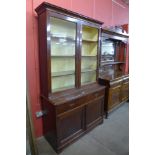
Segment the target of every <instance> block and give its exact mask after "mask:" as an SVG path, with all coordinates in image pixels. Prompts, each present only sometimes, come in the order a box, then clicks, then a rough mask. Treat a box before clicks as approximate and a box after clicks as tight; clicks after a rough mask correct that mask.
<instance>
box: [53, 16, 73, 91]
mask: <svg viewBox="0 0 155 155" xmlns="http://www.w3.org/2000/svg"><path fill="white" fill-rule="evenodd" d="M50 32H51V76H52V77H51V81H52V86H51V88H52V92H57V91H60V90H65V89H69V88H74V87H75V44H76V42H75V38H76V24H75V23H73V22H69V21H65V20H62V19H58V18H54V17H51V31H50Z"/></svg>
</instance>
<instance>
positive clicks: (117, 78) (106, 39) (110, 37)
mask: <svg viewBox="0 0 155 155" xmlns="http://www.w3.org/2000/svg"><path fill="white" fill-rule="evenodd" d="M128 37H129V36H128V35H127V34H123V33H122V32H121V31H115V29H113V30H105V29H102V37H101V42H102V43H101V58H100V68H99V83H100V84H101V85H105V86H106V92H105V104H104V110H105V115H106V118H107V117H108V113H109V112H110V111H112V110H114V109H115V108H116V107H118V106H119V105H121V103H124V102H125V101H127V100H128V97H129V93H128V91H129V76H128V73H126V72H125V67H126V50H127V47H128Z"/></svg>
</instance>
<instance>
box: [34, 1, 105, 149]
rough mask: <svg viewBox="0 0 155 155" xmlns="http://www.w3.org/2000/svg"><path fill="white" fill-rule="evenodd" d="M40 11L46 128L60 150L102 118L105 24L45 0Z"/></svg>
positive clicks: (41, 68) (45, 131) (54, 146)
mask: <svg viewBox="0 0 155 155" xmlns="http://www.w3.org/2000/svg"><path fill="white" fill-rule="evenodd" d="M36 12H37V14H38V25H39V65H40V88H41V101H42V109H43V112H44V115H43V132H44V135H45V137H46V139H47V140H48V141H49V143H50V144H51V145H52V146H53V148H54V149H55V151H56V152H60V151H61V150H62V149H63V148H65V147H66V146H67V145H69V144H70V143H72V142H73V141H74V140H76V139H77V138H79V137H80V136H82V135H84V134H85V133H87V132H88V131H89V130H91V129H92V128H94V127H95V126H97V125H98V124H100V123H102V122H103V115H104V91H105V86H102V85H99V84H98V67H99V54H100V46H101V45H100V44H101V25H102V24H103V23H102V22H100V21H97V20H94V19H92V18H89V17H86V16H83V15H80V14H77V13H74V12H72V11H69V10H66V9H63V8H60V7H58V6H55V5H51V4H49V3H46V2H44V3H42V4H41V5H39V6H38V7H37V8H36Z"/></svg>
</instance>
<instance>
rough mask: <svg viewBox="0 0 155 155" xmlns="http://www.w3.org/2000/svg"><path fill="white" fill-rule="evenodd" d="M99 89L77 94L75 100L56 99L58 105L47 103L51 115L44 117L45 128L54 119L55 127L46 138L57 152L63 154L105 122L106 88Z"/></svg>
mask: <svg viewBox="0 0 155 155" xmlns="http://www.w3.org/2000/svg"><path fill="white" fill-rule="evenodd" d="M98 87H99V89H96V90H95V91H94V89H88V90H87V91H88V92H84V91H82V92H81V94H78V93H76V95H77V96H78V97H76V96H74V98H73V97H72V96H66V97H64V96H62V98H59V97H55V99H53V100H52V103H57V105H54V104H51V103H49V102H48V103H46V104H47V108H48V110H47V111H48V112H49V113H48V114H47V116H45V117H44V123H45V126H48V125H49V124H48V123H49V120H52V119H53V122H55V126H53V128H52V127H51V130H50V131H49V134H46V135H45V137H46V139H47V140H48V141H49V143H50V144H51V145H52V146H53V148H54V149H55V151H56V152H61V151H62V150H63V149H64V148H65V147H66V146H68V145H69V144H70V143H72V142H73V141H75V140H76V139H78V138H79V137H80V136H82V135H84V134H85V133H87V132H88V131H90V130H91V129H92V128H94V127H95V126H97V125H98V124H101V123H102V122H103V114H104V94H105V87H104V86H98ZM98 87H97V88H98ZM72 95H74V94H72ZM69 99H70V100H69ZM49 105H50V106H51V108H53V110H51V108H50V107H49ZM50 111H51V113H50ZM52 111H53V112H52Z"/></svg>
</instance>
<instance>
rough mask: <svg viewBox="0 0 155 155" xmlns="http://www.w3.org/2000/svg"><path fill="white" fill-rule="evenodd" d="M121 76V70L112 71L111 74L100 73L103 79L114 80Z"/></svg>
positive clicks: (122, 74)
mask: <svg viewBox="0 0 155 155" xmlns="http://www.w3.org/2000/svg"><path fill="white" fill-rule="evenodd" d="M122 76H124V73H123V72H114V73H113V74H108V73H106V74H104V73H103V75H102V74H101V75H100V78H102V79H105V80H115V79H117V78H120V77H122Z"/></svg>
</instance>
